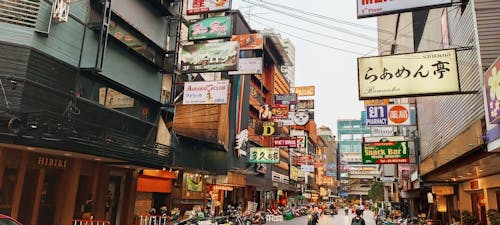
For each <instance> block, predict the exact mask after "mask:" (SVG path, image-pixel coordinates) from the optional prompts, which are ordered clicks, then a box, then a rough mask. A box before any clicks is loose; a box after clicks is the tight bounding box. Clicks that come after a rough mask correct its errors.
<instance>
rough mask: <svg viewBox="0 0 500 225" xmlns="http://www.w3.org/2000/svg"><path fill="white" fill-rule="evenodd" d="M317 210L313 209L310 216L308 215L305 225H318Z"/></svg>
mask: <svg viewBox="0 0 500 225" xmlns="http://www.w3.org/2000/svg"><path fill="white" fill-rule="evenodd" d="M318 219H319V216H318V210H317V209H316V208H313V210H312V211H311V214H310V215H309V219H308V221H307V225H316V224H318Z"/></svg>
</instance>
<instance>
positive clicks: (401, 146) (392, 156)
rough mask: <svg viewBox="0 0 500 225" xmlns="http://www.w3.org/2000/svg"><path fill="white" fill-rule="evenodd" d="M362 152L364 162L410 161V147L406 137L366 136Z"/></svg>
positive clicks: (389, 162)
mask: <svg viewBox="0 0 500 225" xmlns="http://www.w3.org/2000/svg"><path fill="white" fill-rule="evenodd" d="M373 141H375V142H373ZM361 153H362V154H361V155H362V161H363V164H404V163H410V159H409V157H410V149H409V148H408V142H407V141H404V137H385V138H365V142H364V143H363V145H362V149H361Z"/></svg>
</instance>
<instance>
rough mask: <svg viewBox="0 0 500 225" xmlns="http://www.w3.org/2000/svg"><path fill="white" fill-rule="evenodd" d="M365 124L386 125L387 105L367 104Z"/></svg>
mask: <svg viewBox="0 0 500 225" xmlns="http://www.w3.org/2000/svg"><path fill="white" fill-rule="evenodd" d="M366 125H368V126H369V125H387V107H386V106H385V105H375V106H367V107H366Z"/></svg>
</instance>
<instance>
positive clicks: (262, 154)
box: [250, 147, 280, 164]
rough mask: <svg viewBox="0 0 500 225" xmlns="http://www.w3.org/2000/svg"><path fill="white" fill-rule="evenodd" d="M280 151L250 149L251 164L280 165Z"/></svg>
mask: <svg viewBox="0 0 500 225" xmlns="http://www.w3.org/2000/svg"><path fill="white" fill-rule="evenodd" d="M279 151H280V149H279V148H264V147H252V148H250V163H266V164H278V163H280V156H279Z"/></svg>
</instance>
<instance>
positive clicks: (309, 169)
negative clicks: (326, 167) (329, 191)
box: [300, 165, 314, 172]
mask: <svg viewBox="0 0 500 225" xmlns="http://www.w3.org/2000/svg"><path fill="white" fill-rule="evenodd" d="M300 170H302V171H305V172H314V165H301V166H300Z"/></svg>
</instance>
